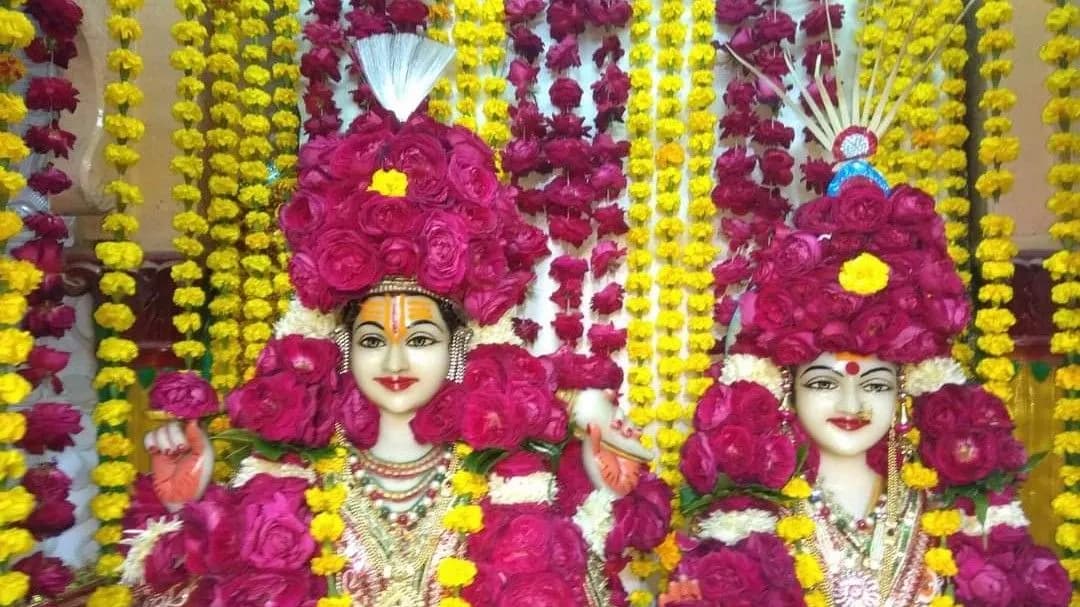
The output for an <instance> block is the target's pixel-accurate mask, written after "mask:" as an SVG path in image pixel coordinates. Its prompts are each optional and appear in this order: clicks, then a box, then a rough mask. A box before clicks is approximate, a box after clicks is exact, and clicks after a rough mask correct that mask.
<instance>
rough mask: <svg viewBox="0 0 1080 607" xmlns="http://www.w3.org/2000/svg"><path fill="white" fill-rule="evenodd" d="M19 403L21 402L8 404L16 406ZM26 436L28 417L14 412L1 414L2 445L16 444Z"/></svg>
mask: <svg viewBox="0 0 1080 607" xmlns="http://www.w3.org/2000/svg"><path fill="white" fill-rule="evenodd" d="M19 400H22V399H19ZM5 402H6V401H5ZM17 402H19V401H15V402H14V403H6V404H9V405H14V404H15V403H17ZM25 435H26V417H24V416H23V414H22V413H18V412H14V411H2V412H0V443H14V442H16V441H18V440H20V439H21V438H22V437H23V436H25Z"/></svg>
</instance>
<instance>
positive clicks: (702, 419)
mask: <svg viewBox="0 0 1080 607" xmlns="http://www.w3.org/2000/svg"><path fill="white" fill-rule="evenodd" d="M741 383H745V382H741ZM732 392H733V390H732V387H731V386H729V385H728V384H723V383H719V382H717V383H714V384H713V385H712V386H709V389H708V390H706V391H705V394H703V395H702V397H701V400H699V401H698V405H697V408H696V409H695V411H694V428H695V429H696V430H699V431H704V432H711V431H713V430H717V429H719V428H720V427H721V426H722V425H724V424H726V423H728V420H729V419H730V418H731V415H732V412H733V411H734V408H733V405H732V401H733V395H732Z"/></svg>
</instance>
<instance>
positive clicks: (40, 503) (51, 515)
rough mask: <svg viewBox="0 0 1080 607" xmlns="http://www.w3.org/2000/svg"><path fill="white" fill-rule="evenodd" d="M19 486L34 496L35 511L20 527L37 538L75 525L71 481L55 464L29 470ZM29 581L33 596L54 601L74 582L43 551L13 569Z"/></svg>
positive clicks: (69, 572)
mask: <svg viewBox="0 0 1080 607" xmlns="http://www.w3.org/2000/svg"><path fill="white" fill-rule="evenodd" d="M20 484H21V485H22V486H23V488H24V489H26V491H27V492H28V493H30V494H31V495H33V496H34V510H33V511H32V512H31V513H30V516H29V517H28V518H27V519H26V520H25V521H23V522H22V523H21V524H22V526H24V527H25V528H26V529H27V530H28V531H29V532H30V533H32V534H33V536H34V539H37V540H39V541H40V540H43V539H46V538H50V537H56V536H58V535H60V534H61V533H63V532H64V531H67V530H68V529H70V528H71V527H72V526H73V525H74V524H75V505H74V504H72V503H71V502H70V501H69V500H68V497H69V494H70V491H71V479H70V478H68V476H67V475H66V474H64V473H63V472H62V471H60V469H59V468H57V467H56V465H55V464H43V465H40V466H35V467H34V468H31V469H29V470H27V472H26V474H25V475H24V476H23V477H22V479H21V480H20ZM12 569H14V570H15V571H21V572H22V573H24V574H26V575H27V576H29V578H30V590H31V593H33V594H36V595H40V596H45V597H50V598H55V597H57V596H60V595H61V594H62V593H63V592H64V591H65V590H67V588H68V586H69V585H70V584H71V582H72V581H73V580H74V578H75V575H74V574H73V573H72V571H71V570H70V569H68V567H67V566H66V565H64V562H63V561H61V560H60V559H58V558H55V557H46V556H45V555H44V554H43V553H41V552H34V553H33V554H31V555H29V556H24V557H22V558H21V559H19V560H18V561H17V562H15V564H14V565H13V566H12Z"/></svg>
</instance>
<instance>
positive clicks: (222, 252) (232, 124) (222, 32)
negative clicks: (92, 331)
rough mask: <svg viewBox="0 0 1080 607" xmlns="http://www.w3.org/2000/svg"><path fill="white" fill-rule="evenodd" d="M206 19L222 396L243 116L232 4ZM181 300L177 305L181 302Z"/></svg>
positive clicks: (179, 294)
mask: <svg viewBox="0 0 1080 607" xmlns="http://www.w3.org/2000/svg"><path fill="white" fill-rule="evenodd" d="M211 21H212V22H213V25H214V30H213V35H212V36H211V37H210V55H209V56H208V57H207V71H208V72H209V74H210V76H211V77H212V78H213V81H212V84H211V86H210V95H211V105H210V119H211V125H212V127H213V128H211V129H210V130H209V131H207V133H206V142H207V145H208V146H209V148H210V169H211V173H210V177H209V179H208V181H207V188H208V190H209V193H210V202H209V204H208V205H207V209H206V218H207V220H208V221H209V223H210V232H209V234H210V239H211V240H212V241H213V245H212V247H213V248H212V250H211V251H210V252H209V254H208V255H207V256H206V268H207V269H208V270H210V286H211V288H212V289H213V290H214V295H213V297H212V298H210V299H209V306H208V308H207V309H208V311H209V313H210V317H211V319H212V322H211V323H210V326H209V327H208V332H209V337H210V355H211V359H212V365H211V369H210V383H211V384H212V385H213V386H214V388H215V389H217V390H218V391H219V392H222V393H224V392H227V391H228V390H230V389H232V388H234V387H235V386H236V385H237V384H238V383H239V381H240V371H239V369H238V364H239V356H240V349H241V346H240V325H239V322H237V320H236V316H237V314H238V313H239V312H240V306H241V303H240V297H239V295H238V292H239V289H240V276H239V274H238V271H239V263H240V253H239V251H238V250H237V248H236V242H237V241H238V240H239V239H240V226H239V224H238V223H237V220H238V219H239V216H240V207H239V205H238V204H237V202H236V196H237V194H238V193H239V190H240V183H239V181H238V177H239V172H240V161H239V159H238V158H237V157H236V154H235V150H236V149H237V147H238V146H239V145H240V135H239V133H238V132H237V129H238V127H239V125H240V120H241V118H242V117H243V114H242V112H241V110H240V108H239V107H238V106H237V105H236V101H237V100H238V99H237V98H238V95H239V89H238V87H237V85H236V82H238V81H239V80H240V64H239V62H238V61H237V59H236V58H237V57H238V56H239V55H240V44H239V41H238V40H237V38H236V35H235V31H236V28H237V27H238V25H239V19H238V16H237V13H236V11H235V8H233V5H232V4H221V5H218V6H215V7H214V8H213V13H212V15H211ZM185 246H188V247H190V249H189V250H182V251H181V252H182V253H184V254H185V255H188V256H192V257H195V256H200V255H202V252H203V247H202V243H201V242H199V241H194V240H193V241H191V242H185ZM173 300H174V301H176V302H177V304H178V305H187V306H191V307H195V306H201V305H203V303H204V302H205V301H207V299H206V294H204V293H203V292H202V290H201V289H200V290H198V291H195V290H180V289H177V291H176V294H175V295H174V296H173ZM181 302H183V303H182V304H181Z"/></svg>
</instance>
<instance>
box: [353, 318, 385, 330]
mask: <svg viewBox="0 0 1080 607" xmlns="http://www.w3.org/2000/svg"><path fill="white" fill-rule="evenodd" d="M368 325H370V326H372V327H375V328H376V329H378V330H380V331H385V330H386V329H384V328H383V326H382V325H380V324H379V323H377V322H375V321H374V320H365V321H364V322H362V323H360V324H358V325H356V328H357V329H359V328H360V327H364V326H368Z"/></svg>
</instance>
